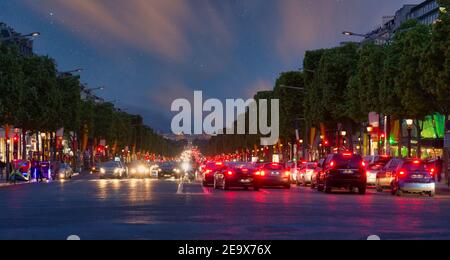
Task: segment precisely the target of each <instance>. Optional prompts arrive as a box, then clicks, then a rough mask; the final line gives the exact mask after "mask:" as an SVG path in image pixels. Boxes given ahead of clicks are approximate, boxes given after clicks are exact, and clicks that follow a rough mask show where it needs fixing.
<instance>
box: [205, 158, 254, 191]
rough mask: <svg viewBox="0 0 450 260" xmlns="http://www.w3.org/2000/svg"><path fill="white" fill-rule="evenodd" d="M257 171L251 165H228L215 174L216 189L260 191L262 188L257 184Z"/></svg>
mask: <svg viewBox="0 0 450 260" xmlns="http://www.w3.org/2000/svg"><path fill="white" fill-rule="evenodd" d="M257 171H258V170H257V169H255V168H253V166H252V164H249V163H227V164H226V165H225V167H223V168H222V169H221V170H219V171H217V172H216V173H215V174H214V189H219V188H222V189H223V190H229V189H231V188H244V189H249V188H253V190H255V191H259V189H260V187H261V186H260V184H259V182H257V176H256V172H257Z"/></svg>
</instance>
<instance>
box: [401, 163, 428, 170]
mask: <svg viewBox="0 0 450 260" xmlns="http://www.w3.org/2000/svg"><path fill="white" fill-rule="evenodd" d="M403 169H405V170H407V171H408V172H425V171H426V170H427V169H426V166H425V164H424V163H413V162H407V163H404V164H403Z"/></svg>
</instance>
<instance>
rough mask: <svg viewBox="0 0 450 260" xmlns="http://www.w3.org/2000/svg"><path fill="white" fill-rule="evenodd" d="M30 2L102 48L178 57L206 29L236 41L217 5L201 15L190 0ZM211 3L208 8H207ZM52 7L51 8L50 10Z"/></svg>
mask: <svg viewBox="0 0 450 260" xmlns="http://www.w3.org/2000/svg"><path fill="white" fill-rule="evenodd" d="M26 1H27V4H28V6H30V7H31V8H32V9H33V10H37V11H39V12H41V13H43V14H45V15H48V13H49V12H52V13H53V16H52V18H51V19H54V21H55V22H57V23H59V24H60V25H62V26H65V27H68V29H70V31H73V32H75V33H77V34H78V35H79V36H82V37H83V38H86V39H88V40H89V41H90V42H92V43H93V44H95V45H97V46H98V47H99V48H103V47H109V48H115V49H116V51H117V49H118V48H120V47H122V46H123V45H125V46H128V47H132V48H135V49H137V50H140V51H144V52H146V53H149V54H152V55H155V56H157V57H160V58H163V59H170V60H172V61H183V60H185V59H186V58H187V57H189V55H191V53H192V46H191V44H190V37H192V34H193V33H200V32H205V31H206V33H207V34H211V35H212V34H214V35H217V36H219V37H218V38H217V37H216V38H215V39H217V42H220V43H221V44H223V43H227V42H230V39H231V33H229V31H228V28H227V27H226V26H225V23H224V21H223V19H224V18H223V17H222V16H221V15H220V14H219V13H218V12H217V11H216V10H215V9H214V8H212V7H209V10H208V12H207V13H206V15H200V13H199V12H198V10H196V8H195V5H191V4H189V1H185V0H127V1H124V0H76V1H67V0H41V1H33V0H26ZM204 8H205V7H204ZM49 10H50V11H49Z"/></svg>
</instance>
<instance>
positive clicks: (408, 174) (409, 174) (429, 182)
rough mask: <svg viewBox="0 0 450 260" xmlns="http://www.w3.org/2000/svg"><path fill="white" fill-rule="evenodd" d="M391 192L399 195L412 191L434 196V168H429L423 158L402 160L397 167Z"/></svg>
mask: <svg viewBox="0 0 450 260" xmlns="http://www.w3.org/2000/svg"><path fill="white" fill-rule="evenodd" d="M391 193H392V195H397V196H402V195H403V194H404V193H412V194H421V195H428V196H430V197H434V196H435V195H436V183H435V178H434V171H433V169H428V168H427V166H426V164H425V163H424V162H423V161H421V160H404V161H402V163H400V164H399V165H398V167H397V171H396V176H395V179H394V181H393V182H392V187H391Z"/></svg>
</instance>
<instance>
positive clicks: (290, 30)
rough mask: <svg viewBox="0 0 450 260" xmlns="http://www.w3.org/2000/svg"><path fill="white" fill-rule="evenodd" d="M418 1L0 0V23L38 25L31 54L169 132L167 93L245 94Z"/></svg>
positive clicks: (29, 29) (22, 29) (23, 26)
mask: <svg viewBox="0 0 450 260" xmlns="http://www.w3.org/2000/svg"><path fill="white" fill-rule="evenodd" d="M418 2H420V0H240V1H238V0H223V1H207V0H73V1H72V0H0V21H3V22H5V23H7V24H8V25H10V26H12V27H14V28H15V29H16V30H17V31H19V32H22V33H28V32H32V31H39V32H41V33H42V36H41V37H40V38H39V39H37V40H36V44H35V47H36V48H35V50H36V52H37V53H38V54H45V55H49V56H51V57H53V58H55V60H56V61H57V63H58V66H59V69H60V70H62V71H65V70H71V69H74V68H78V67H81V68H83V69H84V72H83V73H82V74H81V76H82V82H83V83H88V85H90V86H91V87H96V86H107V89H105V90H104V91H101V92H99V93H98V94H99V95H100V96H102V97H104V98H105V99H106V100H116V99H117V100H119V102H118V106H119V107H121V108H126V109H128V110H129V112H130V113H139V114H141V115H142V116H143V117H144V118H145V121H146V123H147V124H149V125H150V126H152V127H154V128H155V129H157V130H160V131H164V132H168V131H169V128H170V121H171V118H172V116H173V113H171V112H170V105H171V103H172V101H173V100H174V99H176V98H180V97H183V98H188V97H190V96H192V95H193V91H194V90H203V91H204V95H205V96H207V97H212V98H220V99H223V98H249V97H252V96H253V95H254V94H255V93H256V91H258V90H265V89H270V88H272V86H273V84H274V81H275V79H276V77H277V75H278V74H279V73H280V72H282V71H287V70H295V69H298V68H300V67H301V62H302V58H303V54H304V52H305V50H308V49H316V48H324V47H332V46H335V45H337V44H339V42H341V41H346V40H350V39H348V38H346V37H344V36H342V35H341V32H342V31H343V30H352V31H355V32H367V31H370V30H371V29H374V28H375V27H376V26H377V25H379V24H380V23H381V17H382V16H383V15H392V14H393V13H394V12H395V11H396V10H397V9H399V8H400V7H401V6H402V5H403V4H407V3H408V4H409V3H418Z"/></svg>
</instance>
